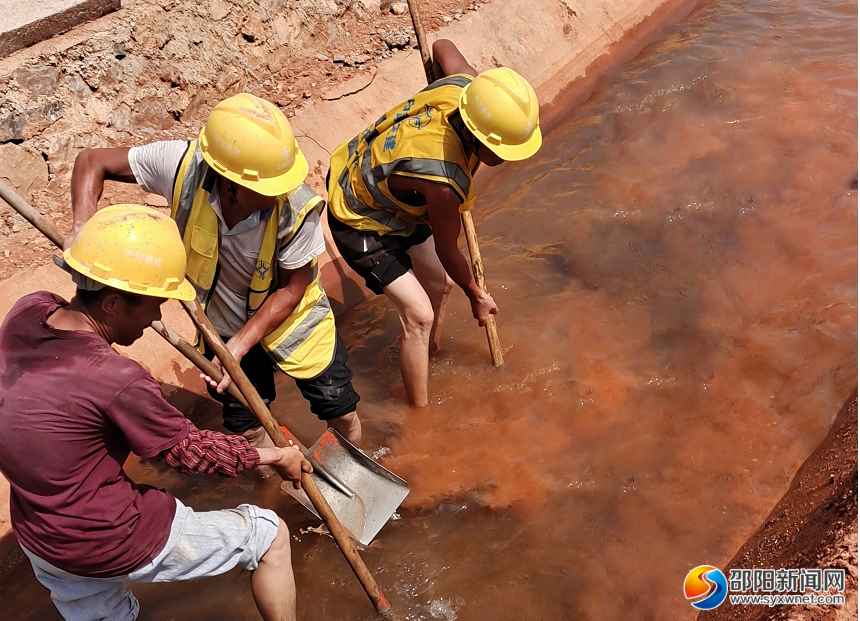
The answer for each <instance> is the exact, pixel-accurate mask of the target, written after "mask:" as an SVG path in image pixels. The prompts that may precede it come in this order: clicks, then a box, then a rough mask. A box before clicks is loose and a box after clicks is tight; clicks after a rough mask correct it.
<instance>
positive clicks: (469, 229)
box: [406, 0, 505, 367]
mask: <svg viewBox="0 0 860 621" xmlns="http://www.w3.org/2000/svg"><path fill="white" fill-rule="evenodd" d="M406 3H407V4H408V5H409V15H410V16H411V17H412V26H413V27H414V28H415V36H416V37H417V39H418V51H419V52H420V53H421V64H422V65H424V75H425V76H426V77H427V84H432V83H433V82H434V81H435V79H436V78H435V77H434V75H433V59H432V58H431V57H430V46H429V45H428V44H427V35H426V34H425V33H424V24H423V23H422V22H421V13H420V12H419V10H418V0H406ZM461 216H462V220H463V229H464V230H465V231H466V245H467V246H468V247H469V256H470V257H471V258H472V271H473V272H474V274H475V283H476V284H477V285H478V286H479V287H480V288H481V289H483V290H484V292H485V293H488V291H487V285H486V283H485V282H484V263H483V261H482V260H481V248H480V246H478V234H477V233H476V232H475V223H474V222H472V214H471V212H468V211H464V212H463V213H462V214H461ZM485 327H486V330H487V342H488V343H489V345H490V356H492V358H493V366H495V367H500V366H502V365H503V364H504V363H505V361H504V359H503V358H502V346H501V344H500V343H499V333H498V331H497V330H496V318H495V316H494V315H490V317H489V319H488V320H487V325H486V326H485Z"/></svg>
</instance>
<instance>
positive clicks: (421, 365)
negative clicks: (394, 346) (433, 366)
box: [383, 270, 433, 407]
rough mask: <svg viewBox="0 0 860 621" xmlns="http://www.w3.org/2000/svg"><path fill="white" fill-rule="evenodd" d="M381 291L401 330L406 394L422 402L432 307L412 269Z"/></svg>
mask: <svg viewBox="0 0 860 621" xmlns="http://www.w3.org/2000/svg"><path fill="white" fill-rule="evenodd" d="M383 291H384V292H385V295H386V296H387V297H388V299H389V300H391V301H392V302H394V306H395V307H396V308H397V314H398V315H399V317H400V327H401V328H402V330H403V340H402V341H401V343H400V373H401V375H403V383H404V385H405V386H406V397H407V398H408V399H409V403H411V404H412V405H416V406H419V407H421V406H425V405H427V390H428V387H427V384H428V381H429V375H430V360H429V353H428V348H429V343H430V330H431V329H432V327H433V307H432V306H431V304H430V299H429V298H428V297H427V293H426V292H425V291H424V288H423V287H422V286H421V283H420V282H418V279H417V278H416V277H415V274H414V273H413V272H412V271H411V270H410V271H408V272H406V273H405V274H404V275H403V276H401V277H400V278H398V279H397V280H395V281H394V282H393V283H391V284H390V285H386V286H385V287H383Z"/></svg>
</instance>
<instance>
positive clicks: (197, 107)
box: [180, 89, 208, 123]
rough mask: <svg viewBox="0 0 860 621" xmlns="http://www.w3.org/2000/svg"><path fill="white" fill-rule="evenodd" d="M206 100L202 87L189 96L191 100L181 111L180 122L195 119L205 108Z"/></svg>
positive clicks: (188, 121)
mask: <svg viewBox="0 0 860 621" xmlns="http://www.w3.org/2000/svg"><path fill="white" fill-rule="evenodd" d="M206 100H207V97H206V91H205V90H203V89H201V90H199V91H197V92H196V93H195V94H194V96H193V97H192V98H191V101H190V102H189V104H188V106H187V107H186V108H185V110H184V111H183V112H182V116H181V117H180V118H181V119H182V122H183V123H190V122H192V121H194V120H197V117H198V115H199V114H200V113H201V112H203V111H204V110H207V106H208V104H207V101H206Z"/></svg>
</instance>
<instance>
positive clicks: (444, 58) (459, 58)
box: [433, 39, 478, 278]
mask: <svg viewBox="0 0 860 621" xmlns="http://www.w3.org/2000/svg"><path fill="white" fill-rule="evenodd" d="M455 73H466V74H468V75H478V72H477V71H475V68H474V67H472V65H470V64H469V62H468V61H467V60H466V58H465V57H464V56H463V54H461V53H460V50H458V49H457V46H456V45H454V43H453V42H452V41H449V40H448V39H439V40H438V41H435V42H434V43H433V75H434V76H435V77H436V79H437V80H439V79H440V78H444V77H445V76H447V75H453V74H455ZM452 278H453V276H452Z"/></svg>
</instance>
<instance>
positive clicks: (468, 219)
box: [460, 211, 505, 368]
mask: <svg viewBox="0 0 860 621" xmlns="http://www.w3.org/2000/svg"><path fill="white" fill-rule="evenodd" d="M460 215H461V216H462V218H463V229H464V230H465V231H466V245H467V246H468V247H469V256H470V257H471V259H472V271H473V272H474V273H475V284H477V285H478V286H479V287H480V288H481V289H483V290H484V292H485V293H487V283H486V282H485V281H484V262H483V261H482V260H481V247H480V246H478V234H477V233H476V232H475V223H474V222H472V212H471V211H464V212H463V213H462V214H460ZM485 327H486V329H487V342H488V343H489V345H490V355H491V356H492V358H493V366H494V367H497V368H498V367H500V366H502V365H503V364H504V363H505V361H504V359H503V358H502V346H501V344H500V343H499V333H498V332H497V331H496V316H495V315H490V316H489V317H488V318H487V325H486V326H485Z"/></svg>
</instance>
